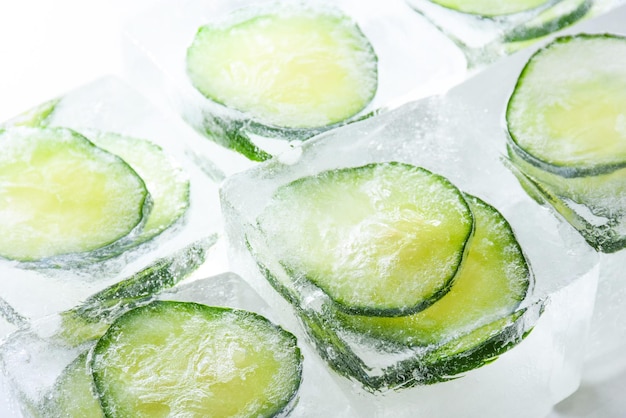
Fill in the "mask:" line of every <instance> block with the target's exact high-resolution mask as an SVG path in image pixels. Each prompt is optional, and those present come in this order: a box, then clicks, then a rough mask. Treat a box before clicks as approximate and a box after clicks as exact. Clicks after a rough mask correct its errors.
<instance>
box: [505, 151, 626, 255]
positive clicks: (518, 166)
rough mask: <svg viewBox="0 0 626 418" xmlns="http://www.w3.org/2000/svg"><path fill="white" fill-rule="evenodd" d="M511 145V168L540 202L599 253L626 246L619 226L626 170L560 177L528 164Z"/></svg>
mask: <svg viewBox="0 0 626 418" xmlns="http://www.w3.org/2000/svg"><path fill="white" fill-rule="evenodd" d="M514 149H515V146H514V145H512V144H509V146H508V155H509V161H510V165H509V168H511V169H512V171H513V173H514V174H515V176H516V177H517V178H518V180H519V182H520V185H521V186H522V187H523V188H524V190H525V191H526V192H527V193H528V195H529V196H531V197H532V198H533V199H535V200H536V201H537V202H538V203H540V204H544V203H549V204H550V205H551V206H552V207H553V208H554V210H556V211H557V212H558V213H559V214H560V215H561V216H562V217H563V218H564V219H565V220H566V221H567V222H569V223H570V224H571V225H572V226H573V227H574V228H576V229H577V230H578V232H579V233H580V234H581V235H582V236H583V237H584V238H585V240H586V241H587V243H588V244H589V245H591V246H592V247H593V248H595V249H596V250H598V251H601V252H604V253H612V252H615V251H619V250H621V249H622V248H624V247H626V233H625V232H624V230H623V227H620V224H621V223H622V219H623V218H624V216H626V210H624V207H626V168H621V169H619V170H615V171H613V172H610V173H607V174H601V175H597V176H586V177H561V176H559V175H558V174H554V173H551V172H549V171H544V170H542V169H540V168H539V167H537V166H535V165H533V164H531V163H529V162H528V161H527V160H526V159H524V158H522V157H520V156H519V155H518V154H517V152H515V151H514Z"/></svg>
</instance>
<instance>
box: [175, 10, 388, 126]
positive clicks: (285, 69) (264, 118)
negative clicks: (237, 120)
mask: <svg viewBox="0 0 626 418" xmlns="http://www.w3.org/2000/svg"><path fill="white" fill-rule="evenodd" d="M187 73H188V76H189V78H190V80H191V82H192V84H193V85H194V86H195V87H196V88H197V89H198V90H199V91H200V92H201V93H202V94H203V95H204V96H206V97H208V98H209V99H211V100H213V101H215V102H217V103H221V104H223V105H225V106H228V107H230V108H232V109H236V110H239V111H241V112H244V113H246V114H248V115H250V117H251V118H252V119H253V120H255V121H257V122H260V123H263V124H265V125H270V126H277V127H285V128H311V127H320V126H327V125H332V124H335V123H338V122H341V121H343V120H346V119H348V118H350V117H352V116H354V115H356V114H357V113H359V112H360V111H361V110H363V109H364V108H365V107H366V106H367V104H368V103H369V102H370V101H371V100H372V98H373V97H374V94H375V92H376V89H377V83H378V81H377V77H378V75H377V58H376V54H375V52H374V50H373V48H372V46H371V45H370V43H369V41H368V40H367V38H366V37H365V35H364V34H363V33H362V32H361V30H360V28H359V27H358V26H357V25H356V24H355V23H354V22H353V21H352V20H351V19H350V18H348V17H347V16H345V15H344V14H343V13H341V12H339V11H337V10H334V9H317V8H310V7H301V8H296V7H285V8H284V9H283V10H278V11H268V10H265V9H259V10H256V11H255V10H252V9H250V10H244V11H240V13H238V14H235V16H233V17H232V19H231V20H230V21H229V22H223V23H220V24H211V25H206V26H203V27H201V28H200V29H199V30H198V32H197V34H196V37H195V39H194V41H193V43H192V44H191V46H190V47H189V48H188V51H187Z"/></svg>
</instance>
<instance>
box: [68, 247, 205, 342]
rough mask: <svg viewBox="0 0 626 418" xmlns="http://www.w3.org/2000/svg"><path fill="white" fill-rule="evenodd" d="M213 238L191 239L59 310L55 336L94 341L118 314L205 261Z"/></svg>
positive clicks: (137, 304) (156, 292)
mask: <svg viewBox="0 0 626 418" xmlns="http://www.w3.org/2000/svg"><path fill="white" fill-rule="evenodd" d="M215 240H216V236H214V235H212V236H210V237H207V238H203V239H200V240H198V241H195V242H192V243H191V244H189V245H187V246H185V247H183V248H181V249H180V250H178V251H176V252H174V253H172V254H169V255H167V256H165V257H162V258H159V259H158V260H156V261H154V262H153V263H151V264H150V265H149V266H148V267H146V268H144V269H143V270H141V271H139V272H137V273H135V274H133V275H132V276H130V277H129V278H127V279H124V280H122V281H121V282H119V283H116V284H114V285H112V286H109V287H107V288H105V289H103V290H101V291H99V292H98V293H96V294H94V295H92V296H90V297H89V298H87V300H85V301H84V302H83V303H81V304H80V305H78V306H77V307H75V308H72V309H70V310H68V311H65V312H62V313H61V314H60V317H61V327H60V329H59V330H58V331H57V332H56V336H57V337H58V339H59V340H60V341H61V342H62V343H63V344H65V345H69V346H72V347H74V346H78V345H80V344H83V343H85V342H87V341H91V340H97V339H98V338H100V337H101V336H102V334H104V332H105V331H106V330H107V329H108V328H109V325H110V324H111V323H112V322H113V321H114V320H115V318H117V317H118V316H120V315H121V314H122V313H124V312H126V311H128V310H130V309H132V308H134V307H136V306H139V305H142V304H147V303H149V302H150V301H151V300H152V299H153V298H154V297H155V296H156V295H157V294H159V293H160V292H161V291H163V290H164V289H167V288H169V287H172V286H174V285H176V284H177V283H179V282H180V281H182V280H183V279H185V278H186V277H188V276H189V275H190V274H191V273H193V272H194V271H196V270H197V269H198V268H199V267H200V266H201V265H202V264H203V263H204V261H205V260H206V255H207V252H208V251H209V249H210V248H211V247H212V246H213V244H214V243H215Z"/></svg>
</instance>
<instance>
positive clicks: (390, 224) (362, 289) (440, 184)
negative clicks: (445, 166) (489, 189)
mask: <svg viewBox="0 0 626 418" xmlns="http://www.w3.org/2000/svg"><path fill="white" fill-rule="evenodd" d="M258 222H259V227H260V229H261V230H262V231H263V232H264V234H265V236H266V239H267V242H269V243H272V245H273V247H274V248H273V249H274V253H275V254H276V256H277V258H278V260H280V261H281V263H282V264H283V265H284V266H285V267H286V268H287V270H289V271H290V272H291V274H292V275H293V276H294V277H297V278H299V277H302V278H304V279H306V280H308V281H310V282H312V283H313V284H315V285H316V286H318V287H319V288H320V289H322V290H323V291H324V292H325V293H326V294H327V295H328V296H329V297H330V298H331V299H332V300H333V301H334V302H335V303H336V305H337V306H338V307H339V308H340V309H342V310H344V311H346V312H351V313H355V314H362V315H383V316H395V315H407V314H409V313H413V312H417V311H419V310H422V309H424V308H426V307H427V306H429V305H431V304H432V303H433V302H435V301H436V300H437V299H439V298H440V297H441V296H443V295H444V294H445V293H446V292H447V291H448V289H449V288H450V286H451V284H452V279H453V278H454V276H455V274H456V272H457V269H458V268H459V265H460V263H461V260H462V259H463V255H464V252H465V246H466V243H467V241H468V238H469V236H470V235H471V233H472V226H473V219H472V213H471V211H470V209H469V207H468V205H467V202H466V201H465V199H464V198H463V196H462V195H461V193H460V192H459V190H458V189H457V188H456V187H455V186H454V185H452V184H451V183H450V182H449V181H448V180H447V179H445V178H444V177H442V176H439V175H436V174H433V173H431V172H430V171H428V170H425V169H423V168H419V167H414V166H411V165H407V164H401V163H381V164H369V165H366V166H362V167H356V168H347V169H337V170H331V171H326V172H323V173H320V174H318V175H315V176H310V177H304V178H301V179H299V180H296V181H294V182H292V183H289V184H287V185H285V186H282V187H281V188H279V189H278V190H277V192H276V193H275V194H274V198H273V201H272V202H271V203H270V204H269V205H268V206H267V207H266V208H265V210H264V212H263V213H262V214H261V216H260V217H259V219H258Z"/></svg>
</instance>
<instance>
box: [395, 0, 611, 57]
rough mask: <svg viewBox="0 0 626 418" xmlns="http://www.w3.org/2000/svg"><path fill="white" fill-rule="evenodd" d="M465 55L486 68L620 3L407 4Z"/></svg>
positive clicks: (414, 0)
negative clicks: (505, 56) (503, 57)
mask: <svg viewBox="0 0 626 418" xmlns="http://www.w3.org/2000/svg"><path fill="white" fill-rule="evenodd" d="M406 1H407V3H408V4H410V5H411V7H413V8H414V9H415V10H416V11H417V12H418V13H420V14H422V15H424V16H425V17H426V18H427V19H428V20H429V21H431V22H432V23H433V24H434V25H435V26H436V27H438V28H439V29H440V30H441V31H442V32H443V33H445V34H446V35H447V36H449V37H450V39H452V40H454V41H455V42H456V43H457V44H458V45H459V47H460V48H461V49H462V50H463V51H464V52H465V54H466V56H467V59H468V62H469V64H470V67H472V68H484V67H485V66H486V65H487V64H490V63H493V62H494V61H496V60H497V59H499V58H501V57H502V56H504V55H508V54H511V53H514V52H517V51H519V50H521V49H523V48H526V47H528V46H531V45H532V44H533V43H535V42H539V41H543V40H544V39H545V38H546V37H549V36H550V35H552V34H553V33H557V32H560V31H561V30H564V29H567V28H568V27H570V26H572V25H576V24H578V23H579V22H581V21H583V20H586V19H589V18H592V17H595V16H598V15H601V14H602V13H604V12H606V11H608V10H610V9H612V8H615V7H617V6H618V5H619V4H620V3H621V0H619V1H615V0H608V1H599V2H598V1H588V0H555V1H549V0H537V1H532V2H500V3H498V4H496V3H489V4H487V3H483V2H450V1H446V0H406Z"/></svg>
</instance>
